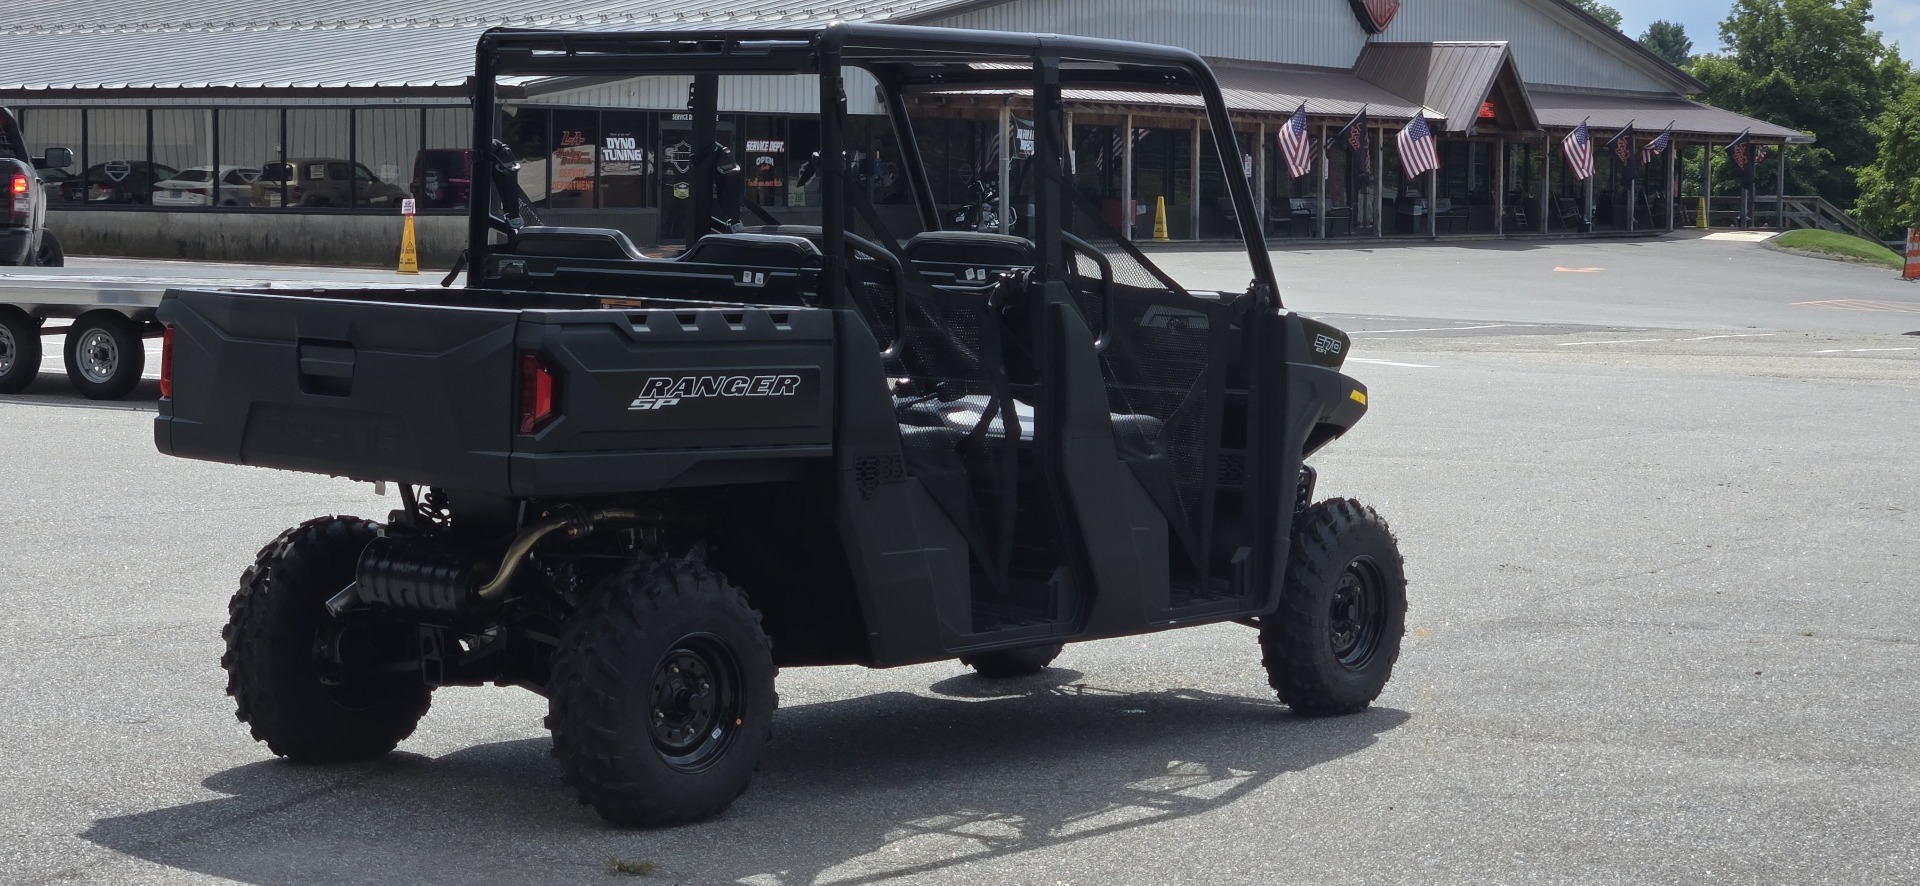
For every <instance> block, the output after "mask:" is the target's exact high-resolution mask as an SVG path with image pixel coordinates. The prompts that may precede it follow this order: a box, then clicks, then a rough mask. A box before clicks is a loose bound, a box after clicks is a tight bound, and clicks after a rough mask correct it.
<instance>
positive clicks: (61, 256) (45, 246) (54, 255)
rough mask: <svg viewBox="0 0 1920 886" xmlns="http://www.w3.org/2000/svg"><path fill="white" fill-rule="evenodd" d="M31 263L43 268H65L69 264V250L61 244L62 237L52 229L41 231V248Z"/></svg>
mask: <svg viewBox="0 0 1920 886" xmlns="http://www.w3.org/2000/svg"><path fill="white" fill-rule="evenodd" d="M29 264H35V265H39V266H40V267H43V268H64V267H66V266H67V251H66V250H65V249H64V248H62V247H61V246H60V238H59V237H55V236H54V235H53V232H52V231H41V232H40V249H39V251H38V252H35V253H34V255H33V259H32V261H30V262H29Z"/></svg>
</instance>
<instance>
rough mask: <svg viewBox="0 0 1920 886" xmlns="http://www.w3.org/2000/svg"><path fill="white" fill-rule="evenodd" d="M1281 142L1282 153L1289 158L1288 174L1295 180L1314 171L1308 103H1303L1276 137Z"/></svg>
mask: <svg viewBox="0 0 1920 886" xmlns="http://www.w3.org/2000/svg"><path fill="white" fill-rule="evenodd" d="M1274 137H1275V138H1276V139H1277V140H1278V141H1279V142H1280V153H1281V154H1282V155H1283V156H1285V157H1286V158H1287V172H1289V173H1291V174H1292V175H1293V177H1294V178H1299V177H1300V176H1303V175H1306V174H1307V173H1309V172H1312V171H1313V145H1312V143H1311V142H1310V141H1309V140H1308V138H1307V103H1306V102H1301V103H1300V109H1299V110H1297V111H1294V112H1293V117H1292V118H1291V119H1289V120H1287V123H1286V125H1285V126H1282V127H1280V131H1279V132H1278V133H1275V136H1274Z"/></svg>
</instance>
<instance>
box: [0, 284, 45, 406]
mask: <svg viewBox="0 0 1920 886" xmlns="http://www.w3.org/2000/svg"><path fill="white" fill-rule="evenodd" d="M39 377H40V324H39V322H38V321H36V320H34V319H33V318H32V317H29V316H27V313H26V312H25V311H22V310H20V309H19V308H16V307H13V306H11V305H0V394H16V393H19V392H20V391H21V390H22V389H23V388H25V387H26V386H27V385H30V384H33V380H34V379H36V378H39Z"/></svg>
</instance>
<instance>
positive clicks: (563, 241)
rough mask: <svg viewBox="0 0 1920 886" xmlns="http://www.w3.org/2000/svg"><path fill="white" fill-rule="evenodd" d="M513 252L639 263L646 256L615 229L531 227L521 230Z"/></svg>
mask: <svg viewBox="0 0 1920 886" xmlns="http://www.w3.org/2000/svg"><path fill="white" fill-rule="evenodd" d="M514 251H515V252H516V253H517V254H520V255H545V256H553V257H556V258H604V259H615V260H619V259H629V260H633V261H639V260H641V259H643V258H645V256H643V255H641V254H640V249H639V247H637V246H634V245H633V241H632V240H630V239H628V238H627V235H626V233H625V232H623V231H619V230H615V229H613V228H572V227H561V226H558V225H529V226H527V227H524V228H521V229H520V234H519V237H518V240H517V244H516V246H515V248H514Z"/></svg>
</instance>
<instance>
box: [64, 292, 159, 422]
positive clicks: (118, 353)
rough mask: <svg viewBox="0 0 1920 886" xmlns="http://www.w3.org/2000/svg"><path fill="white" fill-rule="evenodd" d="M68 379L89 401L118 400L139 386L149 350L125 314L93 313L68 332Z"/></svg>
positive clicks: (75, 323) (138, 329) (138, 328)
mask: <svg viewBox="0 0 1920 886" xmlns="http://www.w3.org/2000/svg"><path fill="white" fill-rule="evenodd" d="M66 358H67V379H68V380H69V381H71V382H73V387H74V389H75V390H77V391H79V392H80V393H81V394H82V395H83V396H85V397H86V398H87V399H89V400H118V399H120V398H121V397H125V396H126V395H127V393H128V392H129V391H132V390H133V388H134V386H135V385H137V384H139V383H140V373H141V372H142V371H143V370H145V369H146V364H147V349H146V346H145V345H144V344H142V343H141V341H140V327H138V326H136V325H135V324H134V322H133V321H132V320H129V319H127V316H126V315H125V314H121V313H118V312H115V311H92V312H89V313H86V314H83V315H81V316H80V319H78V320H75V321H73V327H72V328H71V329H69V330H67V345H66Z"/></svg>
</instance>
